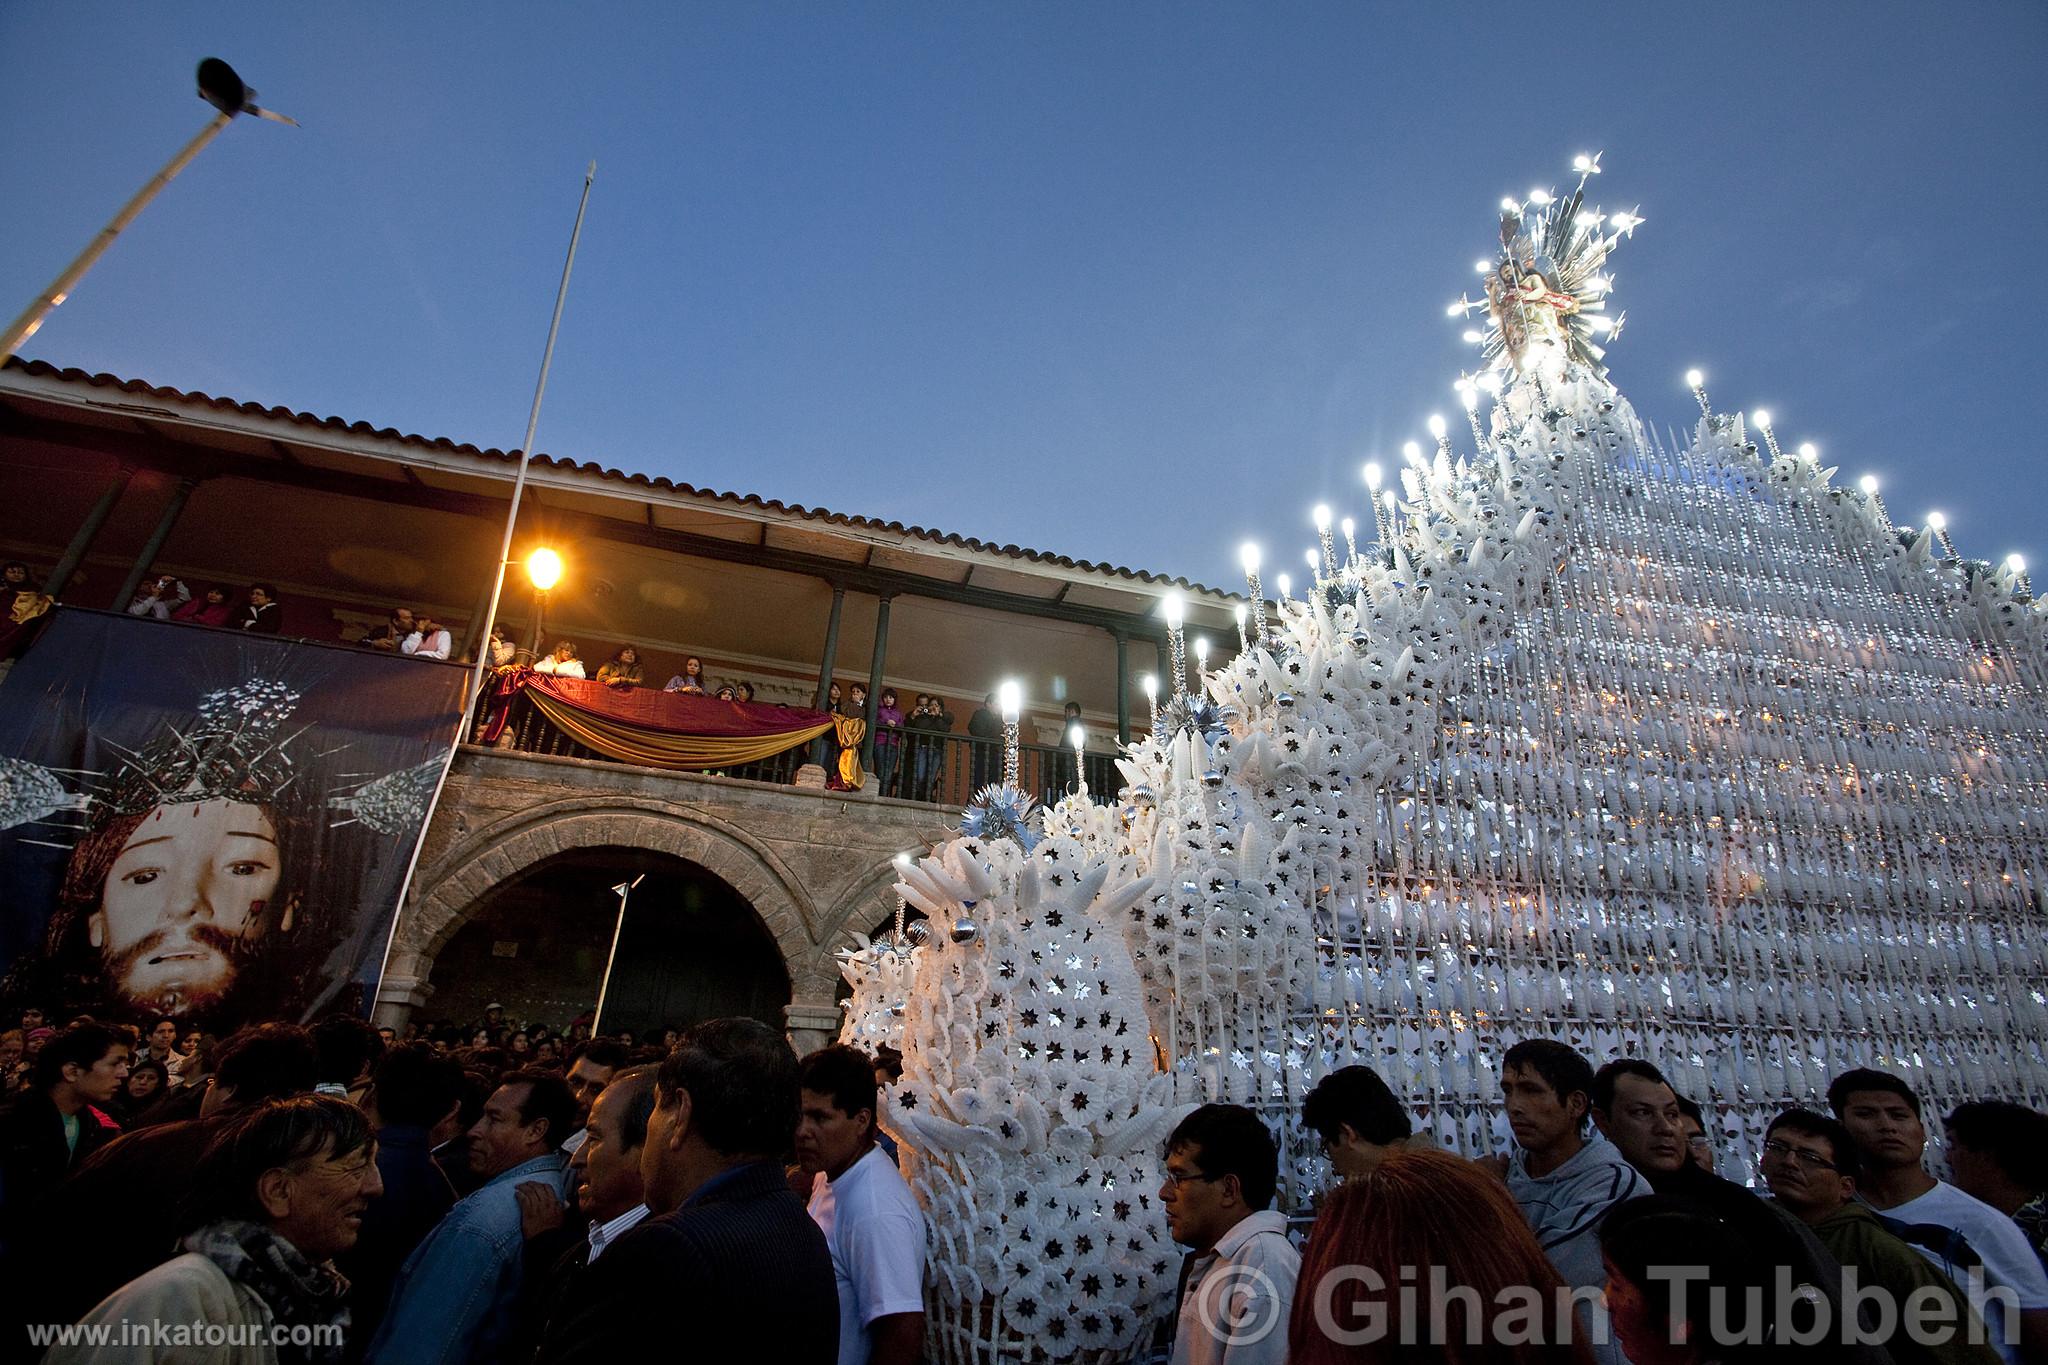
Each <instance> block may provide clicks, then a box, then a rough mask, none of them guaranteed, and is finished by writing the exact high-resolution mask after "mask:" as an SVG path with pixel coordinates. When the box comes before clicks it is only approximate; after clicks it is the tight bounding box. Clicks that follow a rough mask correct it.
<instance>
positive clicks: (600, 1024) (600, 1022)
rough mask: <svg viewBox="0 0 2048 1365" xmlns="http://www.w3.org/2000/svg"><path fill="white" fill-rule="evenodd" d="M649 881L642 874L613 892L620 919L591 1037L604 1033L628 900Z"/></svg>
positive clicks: (592, 1018)
mask: <svg viewBox="0 0 2048 1365" xmlns="http://www.w3.org/2000/svg"><path fill="white" fill-rule="evenodd" d="M646 880H647V874H646V873H645V872H642V873H641V874H640V875H639V876H637V877H635V878H633V880H632V881H630V882H620V883H619V884H618V885H617V886H615V887H613V888H612V890H613V891H616V892H617V893H618V896H619V918H618V919H617V921H616V922H614V923H613V925H612V950H611V952H610V953H609V954H607V955H606V957H605V960H604V979H603V980H601V981H599V982H598V983H597V1011H596V1012H595V1013H594V1014H592V1015H591V1016H590V1036H591V1037H593V1038H595V1037H597V1036H598V1035H599V1034H601V1033H603V1032H604V998H605V996H607V995H608V994H610V993H611V989H612V967H613V965H614V964H615V963H617V962H618V960H619V939H620V938H622V937H623V936H624V935H625V932H626V898H627V897H628V896H630V895H632V894H633V888H634V887H636V886H638V885H640V883H642V882H644V881H646Z"/></svg>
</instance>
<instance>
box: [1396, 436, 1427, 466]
mask: <svg viewBox="0 0 2048 1365" xmlns="http://www.w3.org/2000/svg"><path fill="white" fill-rule="evenodd" d="M1401 458H1403V459H1405V460H1406V461H1408V463H1409V464H1421V463H1422V446H1421V445H1420V444H1419V443H1417V442H1415V441H1408V442H1406V443H1404V444H1403V445H1402V447H1401Z"/></svg>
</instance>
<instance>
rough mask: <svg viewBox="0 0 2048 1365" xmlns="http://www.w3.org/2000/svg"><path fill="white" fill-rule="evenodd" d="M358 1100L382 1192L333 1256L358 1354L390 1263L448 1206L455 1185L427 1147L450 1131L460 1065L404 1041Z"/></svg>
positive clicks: (385, 1299)
mask: <svg viewBox="0 0 2048 1365" xmlns="http://www.w3.org/2000/svg"><path fill="white" fill-rule="evenodd" d="M365 1098H366V1101H367V1103H366V1104H365V1106H364V1107H365V1108H366V1109H367V1110H369V1111H370V1112H372V1113H374V1115H375V1122H376V1126H377V1174H378V1176H379V1178H380V1179H381V1180H382V1182H383V1185H384V1193H383V1195H382V1197H380V1198H379V1199H377V1201H376V1202H375V1203H373V1204H371V1205H370V1208H369V1211H368V1212H366V1213H365V1214H364V1215H363V1226H362V1235H361V1236H360V1237H358V1238H357V1239H356V1244H355V1246H353V1247H352V1248H350V1249H349V1251H348V1252H347V1254H345V1255H343V1256H341V1257H339V1258H337V1260H336V1262H335V1264H336V1265H337V1266H338V1267H339V1268H340V1270H341V1273H342V1274H343V1275H345V1276H347V1277H348V1283H349V1313H350V1317H351V1319H352V1322H351V1324H350V1340H351V1342H352V1343H353V1345H354V1346H355V1348H356V1354H357V1355H358V1356H360V1355H361V1352H362V1348H363V1347H364V1346H367V1345H368V1344H369V1341H370V1339H371V1338H372V1337H374V1336H376V1334H377V1327H378V1324H380V1323H381V1322H383V1321H384V1308H385V1306H386V1304H388V1303H389V1302H390V1299H391V1285H392V1282H393V1281H395V1280H396V1279H397V1278H398V1268H399V1267H400V1266H402V1265H404V1264H405V1260H406V1258H407V1257H408V1256H410V1255H412V1253H413V1250H414V1248H416V1247H418V1246H419V1244H420V1243H421V1242H423V1241H425V1240H426V1238H427V1234H428V1233H430V1232H432V1231H433V1230H434V1227H435V1225H436V1224H438V1223H439V1222H440V1221H441V1220H442V1219H443V1218H445V1217H447V1215H448V1210H450V1209H452V1208H454V1207H455V1187H454V1186H453V1185H451V1184H449V1183H448V1177H447V1176H445V1175H443V1174H442V1173H441V1168H440V1167H439V1166H437V1165H435V1164H434V1148H435V1147H436V1146H437V1145H438V1144H440V1143H442V1142H445V1141H447V1140H448V1139H449V1138H450V1137H453V1136H454V1135H455V1132H456V1119H457V1116H458V1115H459V1114H460V1112H461V1108H462V1066H461V1064H460V1063H458V1062H457V1061H456V1060H455V1059H454V1058H453V1057H450V1056H447V1055H446V1054H445V1053H440V1052H436V1051H434V1049H433V1048H432V1047H430V1046H429V1045H427V1044H425V1043H406V1044H404V1045H402V1046H400V1047H395V1048H393V1049H391V1051H389V1052H387V1053H386V1054H385V1055H384V1059H383V1060H382V1061H380V1062H379V1063H378V1064H377V1071H376V1075H375V1078H374V1079H373V1080H372V1082H371V1085H370V1091H369V1094H368V1095H367V1096H366V1097H365Z"/></svg>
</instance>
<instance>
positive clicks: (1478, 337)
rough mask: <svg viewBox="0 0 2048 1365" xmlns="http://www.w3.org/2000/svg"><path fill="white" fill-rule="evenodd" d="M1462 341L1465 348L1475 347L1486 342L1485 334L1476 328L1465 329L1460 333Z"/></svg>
mask: <svg viewBox="0 0 2048 1365" xmlns="http://www.w3.org/2000/svg"><path fill="white" fill-rule="evenodd" d="M1462 339H1463V341H1464V342H1465V344H1466V345H1467V346H1477V345H1478V344H1479V343H1480V342H1482V341H1484V340H1486V333H1484V332H1482V331H1480V330H1479V329H1478V328H1477V327H1467V328H1466V329H1465V330H1464V332H1463V333H1462Z"/></svg>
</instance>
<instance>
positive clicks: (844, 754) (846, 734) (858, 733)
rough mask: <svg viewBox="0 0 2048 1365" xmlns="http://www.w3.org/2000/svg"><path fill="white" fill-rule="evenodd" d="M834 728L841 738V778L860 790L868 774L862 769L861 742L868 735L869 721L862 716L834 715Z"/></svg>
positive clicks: (851, 786)
mask: <svg viewBox="0 0 2048 1365" xmlns="http://www.w3.org/2000/svg"><path fill="white" fill-rule="evenodd" d="M832 729H833V732H834V733H835V734H836V735H837V737H838V739H839V780H840V781H841V782H844V783H845V784H846V785H847V787H848V788H849V789H850V790H852V791H859V790H860V784H861V783H862V782H863V781H865V780H866V779H867V774H866V773H863V772H862V771H861V770H860V742H861V741H862V740H864V739H866V738H867V737H868V723H867V720H866V719H865V718H864V717H861V716H834V717H832Z"/></svg>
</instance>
